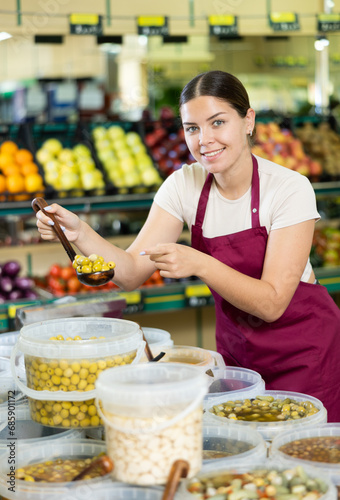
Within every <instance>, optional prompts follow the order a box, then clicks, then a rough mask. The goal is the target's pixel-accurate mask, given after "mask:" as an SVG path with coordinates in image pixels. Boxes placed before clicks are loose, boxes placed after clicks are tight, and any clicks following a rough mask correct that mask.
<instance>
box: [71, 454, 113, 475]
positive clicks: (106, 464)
mask: <svg viewBox="0 0 340 500" xmlns="http://www.w3.org/2000/svg"><path fill="white" fill-rule="evenodd" d="M98 466H100V475H101V476H105V474H108V473H109V472H111V471H112V470H113V462H112V460H111V458H110V457H108V456H107V455H103V456H102V457H99V458H97V459H96V460H94V461H93V462H92V463H91V464H90V465H88V466H87V467H85V469H83V470H82V471H81V472H79V474H77V475H76V476H75V477H74V478H73V479H72V481H79V480H80V479H83V477H84V476H86V475H87V474H88V473H89V472H91V470H92V469H93V468H94V467H98Z"/></svg>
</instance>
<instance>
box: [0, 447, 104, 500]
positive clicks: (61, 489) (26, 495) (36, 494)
mask: <svg viewBox="0 0 340 500" xmlns="http://www.w3.org/2000/svg"><path fill="white" fill-rule="evenodd" d="M103 452H104V453H105V452H106V448H105V443H103V442H100V441H90V440H86V439H81V440H67V441H64V440H49V441H47V442H44V441H43V442H41V443H40V442H39V441H36V442H35V443H34V446H32V445H28V444H26V445H23V446H20V447H17V449H16V450H15V453H16V457H15V458H16V461H15V470H18V469H19V468H21V467H25V466H27V465H30V464H34V463H41V462H45V461H48V460H55V459H57V458H63V459H65V458H70V459H77V458H84V459H85V458H89V457H91V458H92V457H94V456H97V455H99V454H100V453H103ZM10 465H11V464H9V463H8V457H7V455H6V454H3V455H1V456H0V495H3V496H4V497H5V498H8V499H9V500H12V499H13V500H17V499H20V500H31V499H34V500H46V499H48V500H60V499H62V500H78V499H79V500H80V499H82V500H84V498H93V496H86V495H89V493H90V492H91V487H92V485H95V484H96V483H98V482H99V481H100V482H103V481H106V480H109V477H110V475H109V474H107V475H106V476H104V477H99V478H95V479H90V480H86V481H75V482H67V483H42V482H30V481H23V480H19V479H17V478H15V481H14V482H15V493H14V492H11V491H10V490H8V487H9V486H11V484H10V483H8V482H7V481H9V480H11V479H12V477H13V476H11V475H8V474H10V473H11V469H10ZM12 470H13V469H12Z"/></svg>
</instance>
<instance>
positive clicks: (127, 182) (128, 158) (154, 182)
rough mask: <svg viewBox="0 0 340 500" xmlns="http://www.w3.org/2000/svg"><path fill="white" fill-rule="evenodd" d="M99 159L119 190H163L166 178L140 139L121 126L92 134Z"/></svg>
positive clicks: (95, 129)
mask: <svg viewBox="0 0 340 500" xmlns="http://www.w3.org/2000/svg"><path fill="white" fill-rule="evenodd" d="M92 138H93V141H94V145H95V149H96V153H97V156H98V158H99V160H100V161H101V163H102V164H103V167H104V170H105V172H106V174H107V177H108V178H109V180H110V181H111V182H112V184H113V185H114V186H115V187H116V188H118V189H124V188H125V189H129V188H136V187H139V186H146V187H148V188H151V187H154V186H159V185H160V184H161V183H162V178H161V176H160V175H159V172H158V170H157V169H156V168H155V166H154V163H153V160H152V158H151V157H150V155H149V154H148V152H147V149H146V147H145V144H144V143H143V141H142V139H141V137H140V135H139V134H138V133H137V132H135V131H133V130H131V131H129V132H125V130H124V129H123V127H121V126H119V125H110V126H109V127H108V128H106V127H104V126H96V127H94V128H93V130H92Z"/></svg>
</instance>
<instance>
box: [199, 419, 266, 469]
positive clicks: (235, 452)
mask: <svg viewBox="0 0 340 500" xmlns="http://www.w3.org/2000/svg"><path fill="white" fill-rule="evenodd" d="M219 454H221V456H218V455H219ZM223 454H224V456H223ZM214 455H215V456H214ZM216 455H217V457H218V458H216ZM266 457H267V444H266V442H265V440H264V439H263V437H262V436H261V434H260V433H259V432H257V431H256V430H254V429H251V428H248V427H246V428H244V427H241V426H238V425H232V424H231V425H228V426H226V425H224V426H220V425H219V426H218V425H203V470H205V471H207V470H214V468H215V467H216V465H218V466H222V465H223V466H225V467H233V466H234V464H235V463H239V462H242V464H245V463H250V464H255V463H258V462H261V461H263V460H264V459H265V458H266Z"/></svg>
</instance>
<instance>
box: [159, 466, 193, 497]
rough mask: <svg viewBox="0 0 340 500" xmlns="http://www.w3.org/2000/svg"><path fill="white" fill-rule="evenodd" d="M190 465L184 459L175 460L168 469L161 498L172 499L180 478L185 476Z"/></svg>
mask: <svg viewBox="0 0 340 500" xmlns="http://www.w3.org/2000/svg"><path fill="white" fill-rule="evenodd" d="M189 469H190V465H189V462H187V461H186V460H176V461H175V462H174V463H173V464H172V467H171V469H170V473H169V476H168V480H167V482H166V485H165V489H164V492H163V496H162V500H173V498H174V496H175V494H176V490H177V487H178V484H179V482H180V480H181V478H185V477H187V475H188V474H189Z"/></svg>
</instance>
